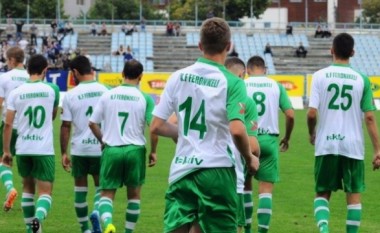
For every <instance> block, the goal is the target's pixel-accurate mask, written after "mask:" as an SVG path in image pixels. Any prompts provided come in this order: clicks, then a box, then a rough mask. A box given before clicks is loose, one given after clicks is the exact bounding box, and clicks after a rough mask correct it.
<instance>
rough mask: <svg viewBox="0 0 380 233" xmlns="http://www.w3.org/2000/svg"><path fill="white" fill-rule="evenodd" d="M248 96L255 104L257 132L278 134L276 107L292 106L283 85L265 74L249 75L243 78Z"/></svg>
mask: <svg viewBox="0 0 380 233" xmlns="http://www.w3.org/2000/svg"><path fill="white" fill-rule="evenodd" d="M245 85H246V87H247V93H248V96H250V97H252V98H253V100H254V101H255V103H256V105H257V112H258V115H259V123H258V124H259V129H258V134H259V135H263V134H273V135H279V134H280V129H279V127H278V119H279V118H278V109H279V108H280V109H281V110H282V111H286V110H288V109H291V108H293V107H292V103H291V102H290V100H289V97H288V94H287V93H286V90H285V88H284V86H282V85H281V84H280V83H277V82H276V81H274V80H273V79H270V78H268V77H266V76H255V77H249V78H248V79H246V80H245Z"/></svg>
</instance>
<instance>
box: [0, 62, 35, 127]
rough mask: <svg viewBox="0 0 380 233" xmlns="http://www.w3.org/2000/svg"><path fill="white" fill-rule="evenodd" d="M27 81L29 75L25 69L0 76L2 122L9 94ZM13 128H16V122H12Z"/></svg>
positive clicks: (13, 70)
mask: <svg viewBox="0 0 380 233" xmlns="http://www.w3.org/2000/svg"><path fill="white" fill-rule="evenodd" d="M27 80H29V74H28V72H26V70H25V69H19V68H16V69H12V70H10V71H8V72H6V73H4V74H2V75H0V97H1V98H4V103H3V104H4V106H3V113H2V114H3V121H5V114H6V112H7V103H6V102H7V99H8V96H9V93H11V91H13V90H14V89H16V88H17V87H19V86H20V85H21V84H23V83H24V82H25V81H27ZM13 128H17V121H16V120H15V121H14V122H13Z"/></svg>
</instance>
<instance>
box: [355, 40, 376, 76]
mask: <svg viewBox="0 0 380 233" xmlns="http://www.w3.org/2000/svg"><path fill="white" fill-rule="evenodd" d="M354 39H355V55H354V57H353V58H352V59H351V65H352V67H353V68H354V69H356V70H358V71H360V72H362V73H364V74H366V75H379V74H380V62H379V61H380V39H379V38H378V37H377V36H373V35H354Z"/></svg>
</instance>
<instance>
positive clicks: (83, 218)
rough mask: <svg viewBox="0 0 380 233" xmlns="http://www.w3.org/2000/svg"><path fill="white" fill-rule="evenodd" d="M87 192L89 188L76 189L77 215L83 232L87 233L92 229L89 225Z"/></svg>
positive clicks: (77, 187)
mask: <svg viewBox="0 0 380 233" xmlns="http://www.w3.org/2000/svg"><path fill="white" fill-rule="evenodd" d="M87 191H88V188H87V187H79V186H75V187H74V193H75V195H74V203H75V204H74V206H75V213H76V215H77V220H78V223H79V225H80V229H81V231H82V232H85V231H87V230H89V229H90V228H89V224H88V205H87V201H86V198H87Z"/></svg>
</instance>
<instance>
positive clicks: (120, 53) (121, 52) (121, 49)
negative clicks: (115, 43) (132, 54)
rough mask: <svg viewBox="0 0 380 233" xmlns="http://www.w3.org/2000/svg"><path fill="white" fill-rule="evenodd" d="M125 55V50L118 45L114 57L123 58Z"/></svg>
mask: <svg viewBox="0 0 380 233" xmlns="http://www.w3.org/2000/svg"><path fill="white" fill-rule="evenodd" d="M128 47H129V46H128ZM125 53H126V50H125V48H124V46H123V45H120V46H119V48H118V50H117V51H116V52H114V55H116V56H118V55H123V56H124V54H125Z"/></svg>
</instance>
